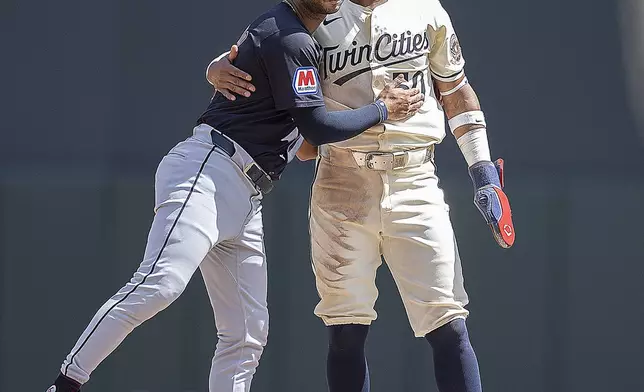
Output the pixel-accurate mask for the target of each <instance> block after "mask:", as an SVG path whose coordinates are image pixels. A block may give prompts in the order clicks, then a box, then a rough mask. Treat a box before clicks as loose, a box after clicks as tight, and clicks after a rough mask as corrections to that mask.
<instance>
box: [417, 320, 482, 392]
mask: <svg viewBox="0 0 644 392" xmlns="http://www.w3.org/2000/svg"><path fill="white" fill-rule="evenodd" d="M425 338H426V339H427V341H429V344H431V345H432V350H433V352H434V372H435V374H436V384H437V385H438V390H439V391H440V392H481V376H480V374H479V364H478V361H477V359H476V354H474V349H473V348H472V344H471V343H470V338H469V335H468V333H467V327H466V326H465V320H463V319H456V320H453V321H452V322H450V323H448V324H446V325H444V326H442V327H440V328H438V329H436V330H434V331H432V332H430V333H428V334H427V335H425Z"/></svg>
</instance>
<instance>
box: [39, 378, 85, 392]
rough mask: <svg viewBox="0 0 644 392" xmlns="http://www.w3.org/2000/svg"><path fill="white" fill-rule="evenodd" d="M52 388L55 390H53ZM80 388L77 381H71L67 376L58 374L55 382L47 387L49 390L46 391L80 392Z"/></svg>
mask: <svg viewBox="0 0 644 392" xmlns="http://www.w3.org/2000/svg"><path fill="white" fill-rule="evenodd" d="M54 387H56V388H55V389H54ZM80 387H81V384H80V383H79V382H78V381H76V380H72V379H71V378H69V377H67V376H64V375H62V374H59V375H58V378H56V381H54V385H52V386H51V387H49V389H47V392H49V391H50V390H53V391H56V392H78V391H80Z"/></svg>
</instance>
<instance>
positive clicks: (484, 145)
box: [456, 128, 492, 167]
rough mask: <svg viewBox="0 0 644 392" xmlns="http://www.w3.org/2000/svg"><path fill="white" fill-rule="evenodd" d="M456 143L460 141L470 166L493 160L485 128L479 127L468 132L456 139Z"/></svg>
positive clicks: (459, 145) (459, 144) (460, 146)
mask: <svg viewBox="0 0 644 392" xmlns="http://www.w3.org/2000/svg"><path fill="white" fill-rule="evenodd" d="M456 143H458V147H459V148H460V149H461V152H462V153H463V156H464V157H465V160H466V161H467V166H468V167H470V166H472V165H473V164H475V163H477V162H481V161H491V160H492V158H491V154H490V146H489V145H488V141H487V132H486V131H485V128H477V129H473V130H471V131H469V132H466V133H465V134H464V135H463V136H461V137H459V138H458V139H456Z"/></svg>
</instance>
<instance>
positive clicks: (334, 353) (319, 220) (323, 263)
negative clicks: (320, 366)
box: [310, 149, 382, 392]
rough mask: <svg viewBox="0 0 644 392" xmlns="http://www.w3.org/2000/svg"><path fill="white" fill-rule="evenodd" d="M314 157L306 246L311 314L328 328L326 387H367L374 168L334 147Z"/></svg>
mask: <svg viewBox="0 0 644 392" xmlns="http://www.w3.org/2000/svg"><path fill="white" fill-rule="evenodd" d="M329 152H330V156H326V157H322V158H320V161H319V162H318V170H317V172H316V178H315V182H314V185H313V190H312V198H311V210H310V230H311V250H312V259H313V269H314V272H315V277H316V285H317V289H318V293H319V295H320V302H319V304H318V305H317V306H316V308H315V314H316V315H317V316H319V317H321V318H322V320H323V321H324V323H325V324H326V325H327V328H328V330H329V331H328V332H329V351H328V356H327V380H328V384H329V391H330V392H344V391H347V392H360V391H368V390H369V374H368V370H367V363H366V358H365V354H364V345H365V340H366V337H367V333H368V330H369V325H370V324H371V322H372V321H373V320H375V318H376V312H375V310H374V308H373V307H374V304H375V301H376V299H377V297H378V291H377V289H376V286H375V277H376V270H377V268H378V266H379V265H380V263H381V261H380V251H379V248H378V245H379V235H378V232H379V229H380V217H379V205H380V199H381V196H382V183H381V181H380V177H379V176H378V174H377V173H374V172H371V171H368V170H365V169H360V168H358V167H357V166H356V165H355V161H353V157H351V155H350V153H343V152H342V151H338V150H337V149H332V150H330V151H329Z"/></svg>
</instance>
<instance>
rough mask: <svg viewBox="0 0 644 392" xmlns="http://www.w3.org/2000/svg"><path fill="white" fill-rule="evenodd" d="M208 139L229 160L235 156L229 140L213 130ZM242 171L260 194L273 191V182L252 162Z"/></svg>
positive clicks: (233, 146)
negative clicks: (210, 139)
mask: <svg viewBox="0 0 644 392" xmlns="http://www.w3.org/2000/svg"><path fill="white" fill-rule="evenodd" d="M210 137H211V138H212V144H213V145H214V146H216V147H218V148H219V149H220V150H221V151H223V152H225V153H226V155H228V156H229V157H231V158H232V157H233V155H235V144H233V142H232V141H231V140H230V139H228V138H227V137H225V136H224V135H222V134H221V133H219V132H217V131H215V130H212V131H211V132H210ZM243 170H244V174H246V177H248V179H249V180H250V181H251V182H252V183H253V184H254V185H255V187H256V188H257V189H258V190H259V191H260V192H262V194H264V195H266V194H268V193H270V191H272V190H273V181H272V180H271V178H270V177H269V176H268V174H266V172H264V170H262V168H261V167H259V165H258V164H257V163H255V162H253V163H251V164H250V165H247V166H246V167H244V168H243Z"/></svg>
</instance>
